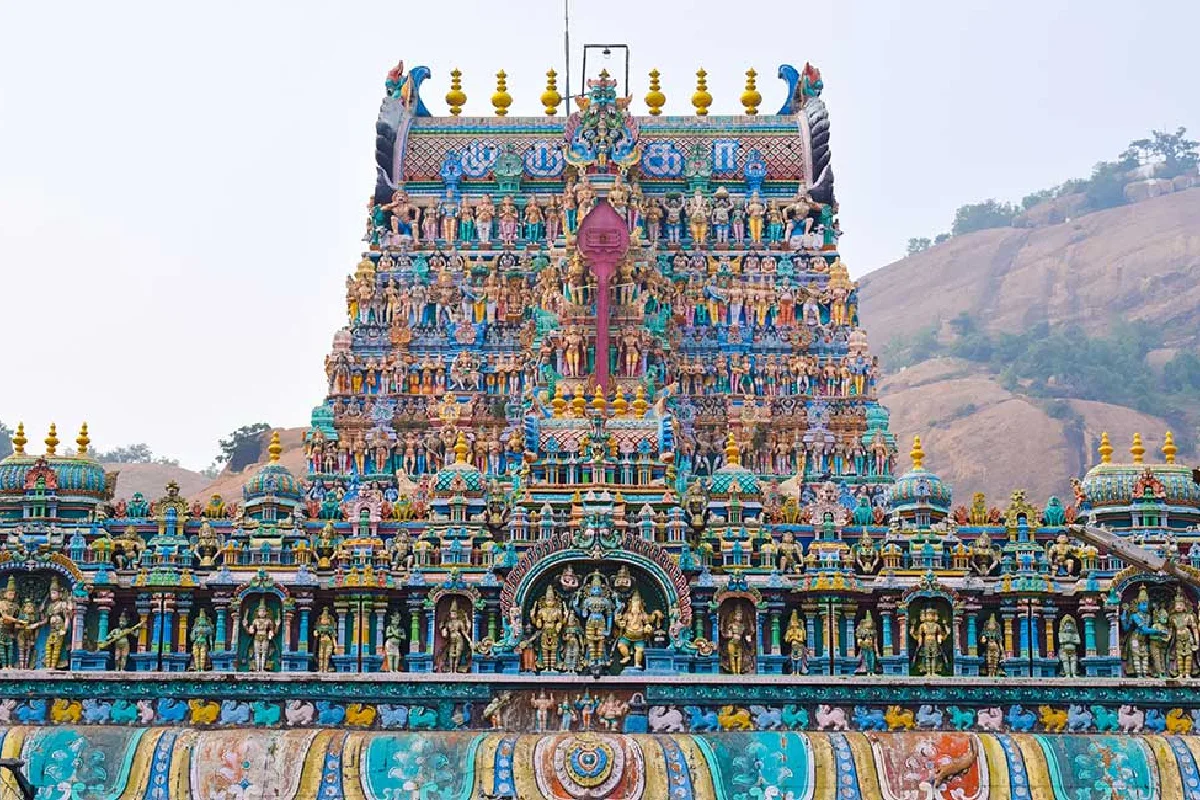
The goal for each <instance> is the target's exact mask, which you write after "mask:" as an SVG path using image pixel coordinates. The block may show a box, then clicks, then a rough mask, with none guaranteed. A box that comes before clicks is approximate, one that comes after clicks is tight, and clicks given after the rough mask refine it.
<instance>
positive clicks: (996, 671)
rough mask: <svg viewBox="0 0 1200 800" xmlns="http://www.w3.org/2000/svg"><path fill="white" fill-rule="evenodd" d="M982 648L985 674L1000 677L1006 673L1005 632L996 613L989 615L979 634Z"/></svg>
mask: <svg viewBox="0 0 1200 800" xmlns="http://www.w3.org/2000/svg"><path fill="white" fill-rule="evenodd" d="M979 639H980V649H981V650H982V651H983V674H984V675H986V676H988V677H992V678H995V677H998V676H1000V675H1003V674H1004V634H1003V632H1002V631H1001V630H1000V623H999V621H997V619H996V615H995V614H992V615H991V616H990V617H988V620H987V622H985V623H984V625H983V632H982V633H981V634H980V636H979Z"/></svg>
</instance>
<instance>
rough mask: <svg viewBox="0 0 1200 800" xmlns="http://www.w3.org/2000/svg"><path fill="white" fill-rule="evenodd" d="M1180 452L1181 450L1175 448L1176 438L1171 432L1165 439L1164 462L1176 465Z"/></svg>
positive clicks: (1163, 448) (1168, 432)
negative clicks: (1176, 455)
mask: <svg viewBox="0 0 1200 800" xmlns="http://www.w3.org/2000/svg"><path fill="white" fill-rule="evenodd" d="M1178 452H1179V448H1178V447H1176V446H1175V436H1174V434H1172V433H1171V432H1170V431H1167V435H1166V436H1164V437H1163V446H1162V454H1163V460H1164V461H1166V462H1167V463H1168V464H1174V463H1175V454H1176V453H1178Z"/></svg>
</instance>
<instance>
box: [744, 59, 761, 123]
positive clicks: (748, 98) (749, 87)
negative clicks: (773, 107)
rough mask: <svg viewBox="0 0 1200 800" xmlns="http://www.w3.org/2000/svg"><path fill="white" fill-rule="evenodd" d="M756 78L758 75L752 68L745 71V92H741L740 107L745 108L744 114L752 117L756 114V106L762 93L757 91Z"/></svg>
mask: <svg viewBox="0 0 1200 800" xmlns="http://www.w3.org/2000/svg"><path fill="white" fill-rule="evenodd" d="M756 77H758V73H757V72H755V71H754V67H751V68H750V69H748V70H746V90H745V91H744V92H742V97H741V101H742V105H743V106H745V107H746V114H747V115H748V116H751V117H752V116H754V115H755V114H757V113H758V104H759V103H761V102H762V92H760V91H759V90H758V86H757V85H755V83H754V79H755V78H756Z"/></svg>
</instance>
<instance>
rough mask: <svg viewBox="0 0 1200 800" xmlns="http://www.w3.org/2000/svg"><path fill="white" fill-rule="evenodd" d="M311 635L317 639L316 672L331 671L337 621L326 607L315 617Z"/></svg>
mask: <svg viewBox="0 0 1200 800" xmlns="http://www.w3.org/2000/svg"><path fill="white" fill-rule="evenodd" d="M313 635H314V636H316V637H317V672H331V671H333V653H334V651H335V650H336V649H337V620H335V619H334V618H333V614H330V613H329V607H328V606H326V607H325V608H324V609H323V610H322V611H321V616H319V617H317V624H316V626H315V627H313Z"/></svg>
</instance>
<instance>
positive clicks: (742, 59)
mask: <svg viewBox="0 0 1200 800" xmlns="http://www.w3.org/2000/svg"><path fill="white" fill-rule="evenodd" d="M571 16H572V20H571V22H572V26H571V35H572V44H573V45H576V46H579V45H582V44H583V43H584V42H627V43H629V44H630V45H631V47H632V53H633V58H632V62H633V64H632V78H631V83H632V93H633V94H634V96H635V98H637V100H636V101H635V110H637V109H644V104H643V103H642V101H641V97H642V96H643V95H644V94H645V92H646V72H647V70H649V69H650V68H651V67H657V68H659V69H660V70H661V71H662V82H663V90H664V92H665V93H666V95H667V98H668V100H667V109H666V111H667V113H690V112H691V107H690V104H689V102H688V98H689V97H690V96H691V93H692V91H693V88H694V85H695V70H696V68H697V67H700V66H703V67H705V68H706V69H707V70H708V76H709V87H710V90H711V92H712V94H713V97H714V98H715V102H714V106H713V109H712V112H713V113H714V114H722V113H736V112H739V111H740V105H739V103H738V100H737V97H738V95H739V93H740V92H741V89H742V84H743V81H744V72H745V70H746V68H747V67H750V66H753V67H755V68H756V69H757V70H758V71H759V74H760V81H759V87H760V90H761V91H762V93H763V96H764V101H763V109H764V111H774V110H775V109H776V108H778V106H779V104H780V102H781V100H782V95H783V84H782V83H781V82H779V81H777V80H776V79H775V78H774V75H775V69H776V67H777V66H778V65H779V64H780V63H782V62H788V63H792V64H795V65H796V66H797V67H799V66H802V65H803V64H804V62H805V61H806V60H807V61H812V62H813V63H814V64H816V65H818V66H819V67H820V68H821V70H822V73H823V76H824V79H825V99H826V101H827V103H828V105H829V108H830V113H831V115H832V126H833V127H832V131H833V159H834V167H835V172H836V174H837V186H838V198H839V200H840V202H841V207H842V227H843V229H844V230H845V231H846V232H847V235H846V237H845V239H843V244H844V252H845V253H846V261H847V263H848V264H849V265H850V266H851V269H852V271H853V272H854V273H855V274H856V275H862V274H863V273H865V272H868V271H870V270H872V269H875V268H877V267H879V266H882V265H884V264H887V263H889V262H890V261H893V260H894V259H896V258H897V257H899V256H900V255H901V254H902V252H903V249H904V246H905V242H906V241H907V239H908V237H910V236H918V235H928V236H932V235H933V234H936V233H938V232H939V231H943V230H946V229H948V227H949V223H950V219H951V217H952V215H953V211H954V209H955V208H956V207H957V206H958V205H960V204H962V203H964V202H968V201H973V200H976V199H981V198H984V197H988V196H995V197H998V198H1001V199H1012V200H1019V199H1020V197H1021V196H1022V195H1023V194H1025V193H1027V192H1028V191H1030V190H1033V189H1037V188H1040V187H1043V186H1047V185H1051V184H1054V183H1058V182H1061V181H1063V180H1065V179H1067V178H1071V177H1075V176H1081V175H1084V174H1086V173H1087V172H1088V170H1089V168H1090V167H1091V165H1092V164H1093V163H1094V162H1096V161H1097V160H1100V159H1102V158H1110V157H1112V156H1113V155H1115V154H1116V153H1117V152H1118V151H1120V150H1121V149H1122V148H1123V147H1124V145H1125V144H1126V143H1127V142H1128V141H1129V140H1130V139H1133V138H1137V137H1140V136H1142V135H1145V134H1146V133H1147V131H1148V129H1150V128H1151V127H1158V128H1166V127H1171V128H1173V127H1174V126H1176V125H1188V126H1189V127H1190V128H1191V129H1192V132H1193V133H1200V90H1198V89H1197V88H1196V79H1197V72H1196V65H1197V61H1196V49H1197V46H1198V45H1200V3H1197V2H1195V0H1176V1H1172V2H1167V0H1158V2H1153V3H1130V2H1114V1H1112V0H1077V1H1075V2H1071V1H1069V0H1037V1H1036V2H1033V1H1032V0H1009V1H1008V2H972V1H971V0H954V1H953V2H933V1H932V0H930V1H928V2H921V1H920V0H911V1H910V2H905V3H897V2H893V1H892V0H880V1H879V2H847V1H846V0H840V1H839V2H832V1H830V2H806V3H797V2H761V1H760V2H754V3H730V2H721V3H715V2H701V1H700V0H693V1H692V2H671V1H670V0H661V2H656V3H648V2H644V0H641V1H640V2H631V1H630V0H608V1H607V2H603V3H599V2H587V3H585V2H580V1H579V0H576V2H575V3H574V4H573V8H572V13H571ZM398 58H403V59H404V60H405V63H406V64H407V65H408V66H409V67H412V66H415V65H417V64H426V65H428V66H429V67H430V69H431V70H432V71H433V78H432V80H430V81H429V82H427V83H426V85H425V89H424V92H423V94H424V96H425V99H426V102H427V103H428V105H429V106H430V108H431V110H432V111H433V113H434V114H440V113H444V111H445V103H444V101H443V100H442V99H441V98H442V96H443V95H444V94H445V92H446V89H447V88H448V80H449V77H448V73H449V71H450V70H451V69H452V68H455V67H457V68H459V69H461V70H462V71H463V75H464V78H463V83H464V90H465V91H466V93H467V95H468V97H469V100H468V104H467V110H466V113H468V114H470V113H475V114H488V113H491V108H490V104H489V103H488V98H489V96H490V95H491V93H492V91H493V88H494V84H495V78H494V75H495V72H496V71H497V70H498V69H504V70H505V71H506V72H507V73H508V76H509V79H508V84H509V91H510V92H511V94H512V95H513V98H514V102H513V107H512V109H511V112H512V113H513V114H535V113H539V112H540V104H539V103H538V102H537V97H538V95H539V94H540V93H541V91H542V88H543V86H544V83H545V77H544V75H545V71H546V69H547V68H549V67H554V68H556V69H558V70H559V72H560V75H561V72H562V62H563V42H562V3H561V0H553V1H552V2H551V1H547V2H542V1H541V0H538V1H537V2H534V0H520V1H519V2H518V1H517V0H509V2H486V3H485V2H452V1H451V0H441V1H440V2H424V3H411V2H391V3H382V2H380V3H349V2H344V3H330V2H321V3H316V2H306V1H303V0H291V1H290V2H286V3H285V2H262V1H257V0H256V1H253V2H251V1H248V0H241V2H222V1H221V0H209V1H208V2H204V3H193V2H189V3H183V2H161V0H159V1H158V2H145V3H141V2H139V3H135V2H120V0H117V1H116V2H108V3H96V2H54V3H50V2H18V0H0V287H2V292H0V297H2V298H3V302H2V304H0V342H2V344H0V347H3V350H2V351H0V420H3V421H6V422H8V423H9V424H14V423H15V422H16V421H17V420H20V419H23V420H25V422H26V425H27V428H29V429H30V430H29V433H30V436H31V438H32V439H34V441H35V442H37V447H36V450H37V451H38V452H40V450H41V446H40V442H41V439H42V438H43V437H44V435H45V429H46V426H47V424H48V423H49V421H50V420H56V421H57V422H58V424H59V428H60V437H61V438H63V439H65V440H68V441H70V440H73V439H74V435H75V431H76V430H77V429H78V423H79V422H80V420H83V419H87V420H88V422H89V423H90V427H91V432H92V438H93V440H94V442H95V443H96V445H97V446H99V447H101V448H106V447H113V446H117V445H121V444H126V443H130V442H137V441H145V442H148V443H149V444H150V445H151V447H152V448H153V449H154V450H155V451H156V452H158V453H162V454H166V455H171V456H173V457H177V458H180V459H181V460H182V461H183V463H184V465H185V466H191V467H195V468H199V467H203V466H205V465H207V464H208V463H209V462H210V461H211V460H212V458H213V456H214V455H215V452H216V440H217V439H218V438H219V437H220V436H222V435H224V434H225V433H227V432H228V431H230V430H232V429H233V428H235V427H237V426H239V425H241V424H244V423H249V422H253V421H257V420H264V421H267V422H270V423H272V424H274V425H302V424H306V423H307V420H308V414H309V411H310V409H311V407H312V406H313V405H314V404H315V403H317V402H318V401H319V400H320V399H321V397H322V394H323V391H324V374H323V370H322V359H323V356H324V353H325V351H326V350H327V348H328V346H329V342H330V337H331V336H332V334H333V332H334V330H335V329H336V328H337V327H338V326H339V325H341V324H342V322H343V318H342V315H343V310H344V306H343V300H342V293H343V288H342V284H343V280H344V277H345V275H346V273H347V272H348V271H350V270H351V269H352V268H353V266H354V264H355V263H356V262H357V260H358V257H359V255H358V254H359V251H360V249H361V241H360V236H361V234H362V230H363V221H364V217H363V214H364V211H363V204H364V201H365V199H366V198H367V196H368V195H369V193H370V191H371V189H372V186H373V181H374V172H375V170H374V165H373V147H374V121H375V114H376V111H377V110H378V106H379V101H380V98H381V96H382V91H383V79H384V74H385V72H386V71H387V69H388V68H389V67H391V66H392V65H393V64H394V63H395V62H396V60H397V59H398ZM578 60H579V51H578V47H576V54H575V65H574V66H573V73H574V75H575V76H576V77H578V74H579V64H578ZM573 82H574V81H573ZM1130 235H1136V232H1134V231H1131V232H1130ZM873 333H876V334H877V335H876V336H875V337H873V338H874V340H875V341H883V339H885V338H886V336H885V335H884V332H874V331H873ZM64 433H66V434H69V435H63V434H64Z"/></svg>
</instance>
